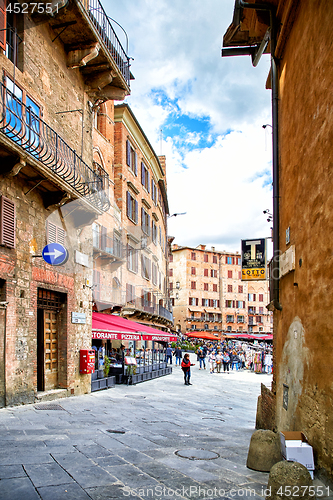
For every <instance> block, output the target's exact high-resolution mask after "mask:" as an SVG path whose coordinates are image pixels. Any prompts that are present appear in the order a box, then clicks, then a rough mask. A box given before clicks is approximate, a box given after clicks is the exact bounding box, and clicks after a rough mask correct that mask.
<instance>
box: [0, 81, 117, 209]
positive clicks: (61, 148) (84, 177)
mask: <svg viewBox="0 0 333 500" xmlns="http://www.w3.org/2000/svg"><path fill="white" fill-rule="evenodd" d="M0 107H1V115H0V132H1V133H2V134H3V135H4V136H5V138H7V139H9V144H12V145H13V149H15V153H16V154H18V155H19V156H26V155H29V156H30V158H31V160H32V164H33V165H34V167H36V168H37V169H38V167H43V168H42V169H41V170H43V173H44V174H45V172H46V175H47V172H50V174H51V175H50V176H51V177H52V179H54V178H55V180H56V179H59V181H60V182H61V186H62V188H63V186H64V185H65V186H67V187H68V189H67V191H68V192H70V193H72V194H74V196H75V195H76V196H77V197H80V198H81V197H83V198H84V199H85V200H86V201H87V202H88V203H90V204H91V205H93V206H94V207H95V208H97V209H98V210H100V211H105V210H107V209H108V208H109V205H110V202H109V176H108V174H107V172H106V171H105V170H104V169H103V168H102V167H101V166H99V168H98V170H97V171H95V170H93V169H92V168H91V167H89V166H88V165H87V164H86V163H85V162H84V161H83V160H82V158H81V157H80V156H78V155H77V154H76V152H75V150H73V149H72V148H71V147H70V146H69V145H68V144H67V143H66V142H65V141H64V139H63V138H62V137H61V136H60V135H59V134H58V133H57V132H56V131H55V130H53V129H52V128H51V127H50V126H49V125H48V124H47V123H46V122H44V121H43V120H42V119H41V118H40V117H39V116H38V115H37V114H35V113H34V111H33V110H32V108H31V107H30V106H26V105H25V104H24V103H23V102H22V100H21V99H20V98H19V97H17V96H16V95H15V94H14V93H12V92H11V91H10V90H9V89H8V88H6V86H5V85H4V84H3V83H0ZM22 153H23V154H22ZM27 158H28V157H27ZM27 163H29V159H27ZM55 182H56V181H55Z"/></svg>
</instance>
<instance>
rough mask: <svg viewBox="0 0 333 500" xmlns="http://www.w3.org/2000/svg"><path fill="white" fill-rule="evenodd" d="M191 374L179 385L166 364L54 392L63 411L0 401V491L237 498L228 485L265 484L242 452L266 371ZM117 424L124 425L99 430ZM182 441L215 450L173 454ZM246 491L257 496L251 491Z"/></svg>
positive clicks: (43, 495) (59, 499) (80, 498)
mask: <svg viewBox="0 0 333 500" xmlns="http://www.w3.org/2000/svg"><path fill="white" fill-rule="evenodd" d="M193 361H194V362H195V359H193ZM191 381H192V383H193V385H192V386H191V387H190V388H188V387H184V385H183V375H182V372H181V370H180V369H179V368H177V369H176V368H175V369H174V371H173V373H172V374H171V375H169V376H166V377H162V378H159V379H154V380H151V381H147V382H145V383H142V384H138V385H136V386H116V387H115V388H112V389H109V390H106V391H99V392H94V393H92V394H88V395H84V396H78V397H71V398H64V399H61V400H55V401H53V403H54V404H58V405H60V406H61V407H62V408H63V410H36V408H34V405H26V406H24V407H21V406H20V407H12V408H5V409H0V440H1V439H2V437H3V440H4V442H6V448H5V449H2V450H1V449H0V479H1V480H0V499H1V500H16V498H19V499H20V500H22V499H23V500H36V499H39V500H66V499H69V500H72V499H74V498H75V500H88V499H91V500H109V499H110V500H113V499H122V500H124V499H126V498H130V499H133V498H136V499H141V500H143V499H146V498H152V499H153V500H156V499H159V498H162V499H163V500H169V499H171V498H172V499H173V500H174V499H175V498H179V500H189V498H191V500H192V499H198V500H201V499H205V500H219V499H220V500H221V499H222V498H223V500H226V499H227V500H232V499H234V500H238V498H243V500H244V498H245V497H244V496H243V497H242V494H241V491H240V493H239V494H238V493H237V491H236V493H235V492H234V495H230V491H231V490H232V489H233V488H234V489H235V488H238V487H239V485H241V488H240V490H242V488H243V489H245V490H247V491H248V489H249V488H250V487H253V488H255V489H256V490H260V488H261V486H262V485H263V484H264V485H265V484H267V478H268V475H267V474H262V473H259V472H257V471H251V470H250V469H248V468H247V467H246V458H247V451H248V446H249V442H250V438H251V435H252V432H253V431H254V425H255V415H256V403H257V397H258V395H259V394H260V384H261V382H264V383H266V384H267V385H268V386H270V381H271V376H265V375H264V376H260V377H259V376H257V375H256V374H254V373H249V372H242V371H240V372H234V373H232V374H230V375H229V376H227V375H226V374H221V376H210V375H209V373H207V371H204V370H201V371H199V370H198V369H197V367H195V369H194V370H193V373H192V380H191ZM117 429H118V430H123V431H124V432H125V433H124V434H117V433H108V432H107V430H117ZM189 448H196V449H204V450H207V451H211V452H217V453H218V454H219V455H220V457H219V458H217V459H214V460H207V461H206V460H188V459H186V458H181V457H178V456H177V455H175V452H176V451H177V450H180V449H189ZM200 488H201V491H200ZM214 488H215V490H214ZM219 490H221V493H223V495H222V494H221V495H218V491H219ZM175 491H177V493H178V495H177V497H175ZM207 491H208V493H211V496H208V494H207ZM13 492H14V493H13ZM149 492H150V493H149ZM149 494H150V496H149ZM152 495H153V496H152ZM237 495H238V496H237ZM251 498H252V499H253V500H256V499H257V498H261V500H262V497H260V495H258V494H257V493H256V498H254V497H253V496H252V497H251Z"/></svg>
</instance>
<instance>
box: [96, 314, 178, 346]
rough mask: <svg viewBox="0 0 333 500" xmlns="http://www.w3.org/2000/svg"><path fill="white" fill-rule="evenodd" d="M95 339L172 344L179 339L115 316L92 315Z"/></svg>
mask: <svg viewBox="0 0 333 500" xmlns="http://www.w3.org/2000/svg"><path fill="white" fill-rule="evenodd" d="M92 338H93V339H111V340H112V339H119V340H153V341H156V342H172V341H176V340H178V337H177V336H175V335H172V334H170V333H167V332H163V331H162V330H157V329H156V328H152V327H150V326H146V325H141V324H140V323H136V322H135V321H130V320H129V319H125V318H122V317H121V316H116V315H114V314H103V313H98V312H93V313H92Z"/></svg>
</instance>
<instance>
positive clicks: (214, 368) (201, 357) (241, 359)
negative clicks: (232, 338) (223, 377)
mask: <svg viewBox="0 0 333 500" xmlns="http://www.w3.org/2000/svg"><path fill="white" fill-rule="evenodd" d="M206 358H207V361H208V365H209V373H221V371H222V367H223V371H224V372H227V373H229V367H230V369H231V370H233V369H234V368H235V370H240V369H241V368H244V367H245V356H244V353H243V352H241V353H237V352H236V351H235V350H232V349H230V350H228V349H226V348H224V349H216V350H215V349H214V348H210V349H208V348H207V347H206V346H203V347H200V348H199V349H198V350H197V359H198V361H199V365H200V366H199V370H201V369H204V370H206Z"/></svg>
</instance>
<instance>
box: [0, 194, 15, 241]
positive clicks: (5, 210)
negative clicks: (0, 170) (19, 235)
mask: <svg viewBox="0 0 333 500" xmlns="http://www.w3.org/2000/svg"><path fill="white" fill-rule="evenodd" d="M15 232H16V207H15V203H14V202H13V201H12V200H10V199H9V198H6V197H5V196H0V245H3V246H6V247H8V248H15V243H16V235H15Z"/></svg>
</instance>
